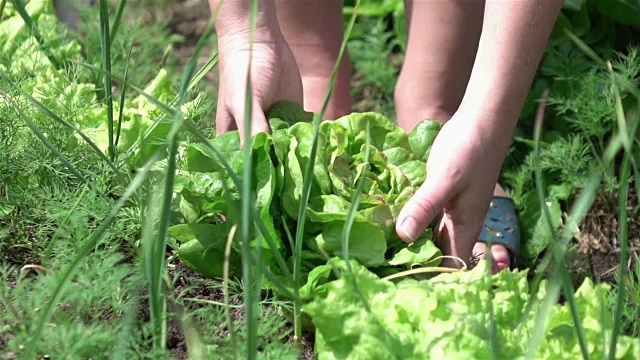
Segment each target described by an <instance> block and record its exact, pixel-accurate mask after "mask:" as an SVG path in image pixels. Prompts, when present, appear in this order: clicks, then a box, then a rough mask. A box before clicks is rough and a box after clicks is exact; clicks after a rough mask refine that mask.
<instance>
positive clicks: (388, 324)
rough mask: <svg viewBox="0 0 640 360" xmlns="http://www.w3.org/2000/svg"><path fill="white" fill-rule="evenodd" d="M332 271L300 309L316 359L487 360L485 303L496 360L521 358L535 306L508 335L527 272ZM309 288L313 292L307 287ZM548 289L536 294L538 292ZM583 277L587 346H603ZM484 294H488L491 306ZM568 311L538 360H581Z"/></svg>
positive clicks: (596, 352)
mask: <svg viewBox="0 0 640 360" xmlns="http://www.w3.org/2000/svg"><path fill="white" fill-rule="evenodd" d="M332 265H333V266H334V267H337V268H339V272H340V273H341V274H342V276H341V277H340V278H338V279H336V280H331V281H328V280H330V279H332V278H331V274H330V273H328V270H327V269H326V268H322V269H320V270H318V271H316V272H313V273H312V275H313V278H312V277H311V276H310V281H309V283H308V284H310V285H309V287H308V288H305V291H306V293H305V295H307V296H313V300H312V301H310V302H309V303H307V304H306V305H305V307H304V309H303V311H304V312H305V313H306V314H308V315H309V316H310V317H311V318H312V320H313V323H314V324H315V327H316V355H317V357H318V359H383V358H389V359H444V358H446V359H486V358H491V342H490V341H489V339H490V333H489V331H490V330H489V324H490V320H489V310H488V304H489V301H492V303H493V307H494V310H493V311H494V314H495V322H496V330H497V337H498V341H499V343H500V347H499V354H497V357H498V358H501V359H502V358H504V359H523V358H525V355H526V351H527V346H528V342H527V341H523V339H526V338H528V337H530V336H531V332H532V330H533V327H534V324H535V320H534V319H535V314H536V312H537V310H538V307H539V305H534V308H533V309H532V311H531V312H530V313H529V317H528V318H527V319H528V320H527V321H525V323H524V325H523V327H522V328H520V329H519V331H520V332H516V331H514V330H515V329H516V328H517V326H518V324H519V321H520V320H521V319H522V318H523V314H524V309H525V308H526V306H525V305H526V303H527V301H528V300H529V288H528V282H527V278H526V276H527V272H526V271H508V270H507V271H502V272H500V273H499V274H497V275H493V276H492V277H491V278H489V277H488V276H487V272H486V266H487V263H486V261H481V262H480V264H479V265H478V266H477V267H476V268H474V269H473V270H471V271H464V272H456V273H449V274H440V275H438V276H435V277H433V278H431V279H429V280H421V281H417V280H413V279H406V280H402V281H400V282H399V283H392V282H390V281H386V280H382V279H380V278H379V277H378V276H377V275H375V274H373V273H372V272H370V271H369V270H367V269H366V268H365V267H364V266H362V265H358V264H357V263H352V267H353V273H349V272H347V271H345V266H344V263H343V262H342V260H337V259H336V260H334V261H333V263H332ZM312 285H315V286H312ZM545 288H546V284H545V283H543V284H542V286H541V290H540V293H539V294H538V296H542V295H543V294H544V289H545ZM607 290H608V287H607V286H606V285H598V286H594V284H593V283H592V282H591V281H590V280H589V279H586V280H585V282H584V283H583V284H582V286H581V287H580V288H579V289H578V291H577V292H576V302H577V304H578V308H579V310H580V313H581V315H582V317H583V326H584V330H585V336H586V337H587V341H588V342H589V343H591V344H597V343H601V336H602V330H603V328H604V329H605V330H606V333H607V334H610V330H611V327H612V317H611V314H610V313H608V310H606V307H605V310H604V311H605V314H604V323H603V322H602V321H601V318H600V311H601V308H600V303H599V301H598V299H599V297H598V293H599V292H600V291H602V293H603V296H606V292H607ZM490 291H492V292H493V293H494V298H493V300H490V299H491V297H490ZM572 324H573V321H572V318H571V314H570V310H569V308H568V306H567V305H556V306H555V307H554V308H553V311H552V312H551V314H550V318H549V321H548V324H547V327H546V329H545V332H544V334H545V337H544V339H543V342H542V344H541V346H540V348H539V353H538V354H537V355H536V357H535V358H538V359H575V358H581V357H582V355H581V352H580V346H579V344H578V339H577V337H576V334H575V330H574V329H573V326H572ZM589 351H590V356H591V357H593V358H601V357H602V355H603V354H602V347H601V346H591V347H589ZM638 355H640V340H639V339H632V338H629V337H625V336H622V337H621V338H620V339H619V347H618V350H617V358H619V359H635V358H638Z"/></svg>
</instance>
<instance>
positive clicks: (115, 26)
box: [109, 0, 127, 43]
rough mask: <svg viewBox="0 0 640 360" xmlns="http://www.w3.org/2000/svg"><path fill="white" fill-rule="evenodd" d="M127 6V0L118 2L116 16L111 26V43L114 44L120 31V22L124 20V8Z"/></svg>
mask: <svg viewBox="0 0 640 360" xmlns="http://www.w3.org/2000/svg"><path fill="white" fill-rule="evenodd" d="M126 5H127V0H120V1H119V2H118V8H117V9H116V15H115V16H114V17H113V23H112V24H111V32H110V33H109V38H111V43H113V39H115V37H116V35H117V34H118V29H119V28H120V20H121V19H122V13H123V12H124V7H125V6H126Z"/></svg>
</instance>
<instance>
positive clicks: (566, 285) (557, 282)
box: [528, 89, 589, 359]
mask: <svg viewBox="0 0 640 360" xmlns="http://www.w3.org/2000/svg"><path fill="white" fill-rule="evenodd" d="M548 95H549V90H548V89H545V91H544V93H543V94H542V100H541V102H540V106H539V107H538V113H537V114H536V121H535V125H534V154H535V159H536V171H535V183H536V191H537V194H538V202H539V204H540V211H541V213H542V215H543V216H542V217H543V219H544V223H545V225H546V226H547V228H548V229H549V231H550V233H551V238H552V245H551V249H550V252H549V253H550V254H553V256H554V261H555V263H554V266H555V268H554V269H553V273H552V275H551V279H550V285H549V288H550V289H553V291H551V290H550V293H552V294H553V296H552V297H549V298H548V301H547V302H546V305H547V306H549V308H548V309H549V310H550V308H551V304H552V303H555V301H557V298H556V296H558V295H559V288H560V286H562V288H563V289H564V292H565V297H566V298H567V301H568V303H569V308H570V310H571V316H572V318H573V321H574V326H575V330H576V334H577V336H578V342H579V344H580V351H581V352H582V356H583V358H585V359H588V358H589V350H588V347H587V341H586V338H585V335H584V329H583V328H582V323H581V320H580V312H579V310H578V306H577V304H576V300H575V295H574V289H573V285H572V283H571V278H570V277H569V273H568V272H567V269H566V267H565V265H564V262H563V261H562V258H563V253H564V250H565V249H563V248H559V245H560V243H559V242H558V240H557V236H556V230H555V227H554V226H553V224H552V222H551V214H550V212H549V208H548V207H547V206H546V196H545V194H544V188H543V186H544V185H543V182H542V170H541V166H540V137H541V134H542V124H543V122H544V110H545V106H546V99H547V97H548ZM545 315H546V314H545ZM545 325H546V323H545V321H544V320H541V321H539V322H538V323H537V324H536V329H535V330H534V337H535V338H536V342H537V341H538V340H537V339H538V338H539V337H541V335H542V330H541V329H543V328H544V327H545ZM536 335H537V337H536ZM529 350H530V351H529V353H528V355H529V357H531V356H532V355H533V351H535V350H536V349H535V348H533V349H532V348H529Z"/></svg>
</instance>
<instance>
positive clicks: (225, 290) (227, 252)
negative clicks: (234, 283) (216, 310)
mask: <svg viewBox="0 0 640 360" xmlns="http://www.w3.org/2000/svg"><path fill="white" fill-rule="evenodd" d="M236 228H237V227H236V226H235V225H234V226H232V227H231V230H230V231H229V236H228V237H227V244H226V245H225V247H224V264H223V268H222V295H223V301H224V315H225V317H226V319H227V329H228V330H229V340H231V348H233V355H234V358H235V359H236V360H239V359H240V348H239V347H238V340H237V338H236V332H235V330H234V329H233V320H232V319H231V310H230V304H229V263H230V262H231V245H232V244H233V239H234V238H235V235H236Z"/></svg>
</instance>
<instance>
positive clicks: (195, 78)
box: [188, 52, 218, 91]
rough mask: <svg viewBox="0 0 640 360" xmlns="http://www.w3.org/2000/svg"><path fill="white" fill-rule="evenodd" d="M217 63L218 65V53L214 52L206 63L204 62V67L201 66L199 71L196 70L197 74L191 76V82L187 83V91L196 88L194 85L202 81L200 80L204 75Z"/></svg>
mask: <svg viewBox="0 0 640 360" xmlns="http://www.w3.org/2000/svg"><path fill="white" fill-rule="evenodd" d="M217 63H218V53H217V52H214V53H213V54H211V56H210V57H209V59H208V60H207V62H205V63H204V65H202V67H201V68H200V70H198V72H197V73H196V74H195V75H194V76H193V79H191V82H189V87H188V90H189V91H191V90H193V89H194V88H195V87H196V85H198V83H199V82H200V80H202V78H204V77H205V75H207V74H208V73H209V71H211V69H213V67H214V66H216V64H217Z"/></svg>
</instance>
